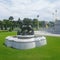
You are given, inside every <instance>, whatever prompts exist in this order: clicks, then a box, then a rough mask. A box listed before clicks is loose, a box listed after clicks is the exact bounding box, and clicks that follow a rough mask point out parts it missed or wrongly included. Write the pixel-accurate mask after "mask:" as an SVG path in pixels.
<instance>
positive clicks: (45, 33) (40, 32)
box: [34, 31, 60, 37]
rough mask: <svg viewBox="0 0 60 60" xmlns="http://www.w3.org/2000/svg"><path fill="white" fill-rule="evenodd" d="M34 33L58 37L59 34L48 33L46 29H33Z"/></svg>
mask: <svg viewBox="0 0 60 60" xmlns="http://www.w3.org/2000/svg"><path fill="white" fill-rule="evenodd" d="M34 33H35V35H43V36H58V37H60V34H53V33H49V32H46V31H34Z"/></svg>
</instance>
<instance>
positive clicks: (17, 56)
mask: <svg viewBox="0 0 60 60" xmlns="http://www.w3.org/2000/svg"><path fill="white" fill-rule="evenodd" d="M9 35H11V36H12V35H16V32H2V33H0V60H60V37H52V36H47V37H46V38H47V45H45V46H42V47H37V48H33V49H28V50H17V49H13V48H9V47H6V46H4V45H3V43H4V41H5V37H6V36H9Z"/></svg>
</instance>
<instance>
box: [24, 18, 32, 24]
mask: <svg viewBox="0 0 60 60" xmlns="http://www.w3.org/2000/svg"><path fill="white" fill-rule="evenodd" d="M23 24H25V25H32V19H29V18H24V19H23Z"/></svg>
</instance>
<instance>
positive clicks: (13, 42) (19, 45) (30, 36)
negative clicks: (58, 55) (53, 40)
mask: <svg viewBox="0 0 60 60" xmlns="http://www.w3.org/2000/svg"><path fill="white" fill-rule="evenodd" d="M46 44H47V42H46V38H45V37H44V36H35V35H34V30H33V28H32V27H31V25H23V26H22V28H21V31H18V32H17V36H8V37H6V39H5V45H6V46H7V47H13V48H16V49H31V48H35V47H39V46H43V45H46Z"/></svg>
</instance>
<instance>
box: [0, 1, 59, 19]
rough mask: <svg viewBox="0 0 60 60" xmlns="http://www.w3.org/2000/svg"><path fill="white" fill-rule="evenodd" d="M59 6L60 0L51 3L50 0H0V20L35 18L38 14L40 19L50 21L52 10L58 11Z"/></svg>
mask: <svg viewBox="0 0 60 60" xmlns="http://www.w3.org/2000/svg"><path fill="white" fill-rule="evenodd" d="M59 6H60V0H56V1H53V2H50V0H0V19H1V18H8V17H9V16H10V15H12V16H14V18H15V19H16V18H18V17H21V18H24V17H31V18H34V17H35V18H36V16H37V15H38V14H39V15H40V19H44V20H46V19H49V20H51V18H52V13H53V12H54V10H55V9H59V10H60V8H59ZM58 15H59V14H58ZM59 16H60V15H59Z"/></svg>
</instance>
